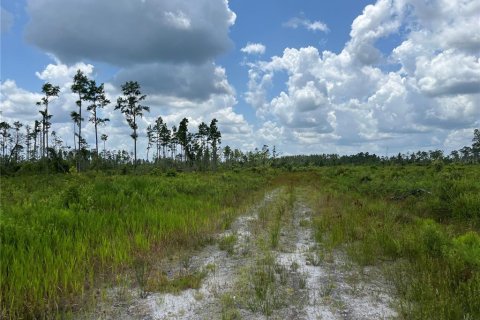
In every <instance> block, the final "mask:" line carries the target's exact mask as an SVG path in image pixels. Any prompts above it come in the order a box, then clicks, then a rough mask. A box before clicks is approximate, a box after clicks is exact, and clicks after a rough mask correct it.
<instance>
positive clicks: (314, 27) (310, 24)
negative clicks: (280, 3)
mask: <svg viewBox="0 0 480 320" xmlns="http://www.w3.org/2000/svg"><path fill="white" fill-rule="evenodd" d="M283 26H284V27H287V28H292V29H298V28H300V27H303V28H305V29H307V30H309V31H314V32H315V31H321V32H325V33H327V32H329V31H330V29H329V28H328V26H327V25H326V24H325V23H323V22H322V21H319V20H317V21H311V20H309V19H307V18H305V17H303V16H301V17H293V18H291V19H290V20H288V21H287V22H285V23H284V24H283Z"/></svg>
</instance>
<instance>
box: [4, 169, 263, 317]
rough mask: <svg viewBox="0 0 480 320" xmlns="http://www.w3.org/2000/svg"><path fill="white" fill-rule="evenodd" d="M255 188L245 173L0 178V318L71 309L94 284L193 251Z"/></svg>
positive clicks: (255, 178) (256, 179) (257, 181)
mask: <svg viewBox="0 0 480 320" xmlns="http://www.w3.org/2000/svg"><path fill="white" fill-rule="evenodd" d="M265 181H266V179H265V178H264V177H261V176H259V175H253V174H248V173H238V174H180V175H178V176H176V177H163V176H160V177H159V176H105V175H102V174H98V175H92V174H90V175H88V174H87V175H68V176H65V175H63V176H60V175H59V176H37V177H28V178H27V177H16V178H2V190H1V215H0V237H1V243H0V261H1V267H0V269H1V274H0V277H1V278H0V284H1V292H0V303H1V314H0V318H5V319H8V318H12V319H13V318H52V317H56V316H58V315H62V314H68V313H70V312H74V311H75V310H77V309H78V308H79V307H81V306H82V304H83V303H84V301H85V300H88V299H89V297H90V295H91V291H93V290H90V289H92V288H94V287H95V286H96V282H97V281H99V280H102V279H103V281H106V280H105V279H107V280H108V279H110V278H113V277H110V278H109V276H111V275H113V274H115V273H119V272H128V271H130V270H132V269H134V268H135V266H136V265H137V264H138V261H144V260H145V259H148V257H151V256H161V255H162V252H164V251H166V250H168V249H169V248H172V247H173V248H175V247H177V246H195V245H198V244H199V243H200V244H201V243H202V240H204V239H206V238H208V236H209V234H211V233H212V232H214V231H216V230H219V229H222V228H224V227H225V226H226V225H227V224H228V223H229V222H230V221H231V219H232V216H233V213H234V211H235V208H236V207H238V206H239V205H240V204H241V203H243V202H245V200H247V199H248V197H250V196H251V195H252V193H253V191H254V190H257V189H259V187H261V186H263V185H264V184H265Z"/></svg>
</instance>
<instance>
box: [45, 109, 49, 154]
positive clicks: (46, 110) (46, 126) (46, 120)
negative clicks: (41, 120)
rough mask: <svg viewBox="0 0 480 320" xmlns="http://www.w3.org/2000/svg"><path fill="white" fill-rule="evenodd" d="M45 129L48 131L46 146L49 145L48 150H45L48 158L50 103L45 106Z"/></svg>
mask: <svg viewBox="0 0 480 320" xmlns="http://www.w3.org/2000/svg"><path fill="white" fill-rule="evenodd" d="M45 129H46V134H45V139H46V145H47V149H46V150H45V156H47V157H48V101H47V103H46V104H45Z"/></svg>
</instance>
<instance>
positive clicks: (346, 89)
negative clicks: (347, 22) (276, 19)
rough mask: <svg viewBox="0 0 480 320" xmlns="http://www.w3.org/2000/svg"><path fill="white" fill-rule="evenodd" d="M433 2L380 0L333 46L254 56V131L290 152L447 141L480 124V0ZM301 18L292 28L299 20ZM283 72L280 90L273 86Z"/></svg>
mask: <svg viewBox="0 0 480 320" xmlns="http://www.w3.org/2000/svg"><path fill="white" fill-rule="evenodd" d="M439 2H440V3H436V2H428V3H426V2H424V1H420V0H396V1H390V0H379V1H377V3H376V4H374V5H368V6H367V7H366V8H365V9H364V10H363V13H362V14H361V15H360V16H358V17H357V18H356V19H355V20H354V21H353V23H352V29H351V32H350V40H349V41H348V42H347V43H346V44H345V47H344V48H343V50H342V51H341V52H339V53H333V52H329V51H324V52H319V51H318V49H316V48H313V47H306V48H298V49H296V48H286V49H285V50H284V52H283V55H281V56H274V57H272V58H271V59H269V60H267V61H258V62H256V63H254V64H250V65H249V82H248V91H247V92H246V93H245V94H244V97H245V101H246V102H247V103H249V104H251V105H252V106H253V107H254V108H255V110H256V111H257V115H258V116H260V117H262V118H263V119H265V121H267V122H266V123H268V126H265V127H262V128H260V129H259V130H258V132H259V133H260V134H261V136H264V137H271V136H272V135H269V134H268V132H270V131H273V132H275V133H276V134H277V135H278V138H277V139H278V140H280V141H281V140H288V141H291V142H292V143H291V144H290V145H292V144H293V145H294V146H292V147H289V148H290V149H289V150H288V151H289V152H309V153H310V152H312V151H314V150H315V151H316V152H319V151H320V150H326V149H328V150H330V151H328V152H334V151H335V150H336V151H340V152H350V151H353V150H357V151H358V150H360V149H365V148H367V150H369V151H376V152H379V151H382V149H385V148H386V146H389V148H391V149H390V150H391V151H392V149H395V150H398V151H406V150H413V149H415V148H443V147H445V148H452V147H453V143H452V141H455V142H456V141H458V139H453V138H452V137H458V136H462V137H463V136H464V135H465V134H464V132H472V131H473V128H475V127H478V126H479V125H480V108H479V106H480V57H479V52H480V51H478V50H476V51H475V49H476V48H479V47H480V41H479V38H478V34H475V35H474V34H473V33H475V31H472V30H477V29H478V21H480V11H479V10H478V9H480V5H478V2H477V3H476V4H475V1H473V0H465V1H453V2H452V1H446V0H442V1H439ZM301 20H302V19H293V20H291V21H289V26H290V27H294V28H297V27H299V26H305V25H304V24H302V22H301ZM475 25H477V28H475ZM477 33H478V32H477ZM399 35H401V36H400V37H399ZM391 36H395V37H394V38H397V39H399V40H397V41H399V43H398V44H397V46H396V47H394V48H393V50H392V51H391V52H382V51H380V49H379V47H378V45H377V42H378V40H380V39H382V38H388V37H391ZM400 39H401V40H400ZM385 67H387V68H385ZM387 70H388V71H387ZM392 70H393V71H392ZM281 73H286V74H287V76H288V78H287V81H286V82H285V87H286V88H283V87H278V88H276V87H275V86H274V84H276V83H278V82H276V81H275V78H276V77H277V75H278V74H281ZM269 128H282V130H280V129H278V130H276V131H275V130H274V129H270V130H268V129H269ZM458 132H462V134H459V133H458ZM457 133H458V134H457ZM468 143H469V141H465V142H464V144H468ZM313 146H315V147H313ZM455 147H460V146H455ZM312 149H313V150H312ZM398 151H397V152H398Z"/></svg>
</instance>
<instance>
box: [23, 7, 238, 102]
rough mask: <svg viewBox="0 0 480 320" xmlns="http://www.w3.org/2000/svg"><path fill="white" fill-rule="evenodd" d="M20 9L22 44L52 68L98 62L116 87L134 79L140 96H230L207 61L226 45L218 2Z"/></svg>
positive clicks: (225, 11) (220, 72) (225, 21)
mask: <svg viewBox="0 0 480 320" xmlns="http://www.w3.org/2000/svg"><path fill="white" fill-rule="evenodd" d="M51 8H55V10H52V9H51ZM27 11H28V13H29V15H30V22H29V24H28V25H27V27H26V31H25V37H26V39H27V41H29V42H30V43H32V44H33V45H35V46H37V47H39V48H40V49H42V50H44V51H45V52H47V53H48V54H50V55H51V56H52V57H53V58H54V59H55V61H56V64H57V65H58V66H65V67H66V66H71V65H74V64H75V63H77V62H78V61H85V60H87V61H94V62H104V63H107V64H110V65H113V66H116V67H118V69H119V71H118V73H117V74H116V75H115V76H114V79H113V80H112V83H113V84H114V85H116V86H117V87H120V85H121V84H123V83H124V82H125V81H131V80H135V81H138V82H139V83H140V84H141V85H142V88H143V89H144V91H145V92H146V93H156V94H163V95H168V96H172V97H178V98H187V99H191V100H194V101H207V100H208V99H209V98H210V97H211V95H215V94H232V91H233V89H232V88H231V86H230V85H229V84H228V81H227V79H226V74H225V70H224V69H222V68H221V67H219V66H217V65H215V63H214V60H215V58H216V57H217V56H218V55H219V54H221V53H224V52H226V50H228V49H229V48H231V47H232V41H231V40H230V38H229V34H228V33H229V28H230V27H231V26H232V25H233V24H234V22H235V13H233V12H232V11H231V10H230V9H229V7H228V2H227V1H226V0H200V1H194V2H191V1H186V0H182V1H177V0H167V1H164V0H149V1H135V2H132V1H129V0H121V1H115V2H111V1H110V2H109V1H107V2H105V1H103V2H102V1H95V0H86V1H85V0H74V1H69V2H68V4H67V3H65V2H64V1H61V0H39V1H38V0H35V1H34V0H29V1H28V6H27ZM52 30H54V32H52ZM44 72H49V71H48V70H45V71H44ZM68 77H69V76H68Z"/></svg>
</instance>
